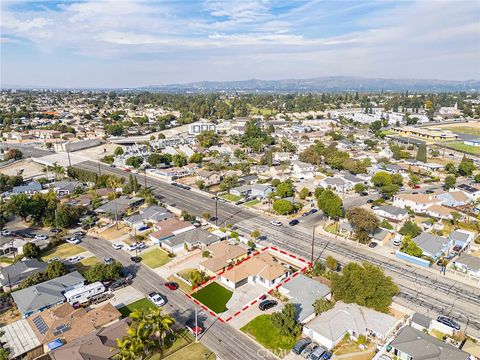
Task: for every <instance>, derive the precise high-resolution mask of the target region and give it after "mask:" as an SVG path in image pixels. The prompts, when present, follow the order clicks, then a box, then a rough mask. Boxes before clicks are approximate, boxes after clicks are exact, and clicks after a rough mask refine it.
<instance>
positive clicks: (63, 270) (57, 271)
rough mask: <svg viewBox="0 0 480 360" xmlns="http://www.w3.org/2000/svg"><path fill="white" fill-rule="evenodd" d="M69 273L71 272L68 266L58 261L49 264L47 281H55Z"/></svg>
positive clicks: (46, 274) (46, 272) (46, 273)
mask: <svg viewBox="0 0 480 360" xmlns="http://www.w3.org/2000/svg"><path fill="white" fill-rule="evenodd" d="M68 273H69V270H68V267H67V265H65V264H64V263H62V262H61V261H58V260H55V261H52V262H51V263H50V264H48V265H47V269H46V270H45V276H46V278H47V280H49V279H55V278H58V277H60V276H63V275H66V274H68Z"/></svg>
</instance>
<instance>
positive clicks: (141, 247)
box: [137, 242, 147, 249]
mask: <svg viewBox="0 0 480 360" xmlns="http://www.w3.org/2000/svg"><path fill="white" fill-rule="evenodd" d="M146 247H147V245H145V243H143V242H139V243H137V249H145V248H146Z"/></svg>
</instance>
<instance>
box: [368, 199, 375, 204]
mask: <svg viewBox="0 0 480 360" xmlns="http://www.w3.org/2000/svg"><path fill="white" fill-rule="evenodd" d="M374 201H375V200H373V199H368V200H367V204H371V203H373V202H374Z"/></svg>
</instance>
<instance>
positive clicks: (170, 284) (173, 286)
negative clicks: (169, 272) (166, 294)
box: [165, 282, 178, 290]
mask: <svg viewBox="0 0 480 360" xmlns="http://www.w3.org/2000/svg"><path fill="white" fill-rule="evenodd" d="M165 286H166V287H167V288H169V289H170V290H177V289H178V284H177V283H176V282H167V283H165Z"/></svg>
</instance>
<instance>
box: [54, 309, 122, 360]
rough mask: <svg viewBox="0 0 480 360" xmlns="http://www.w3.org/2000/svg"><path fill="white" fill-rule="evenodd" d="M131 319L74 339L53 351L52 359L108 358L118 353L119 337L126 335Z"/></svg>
mask: <svg viewBox="0 0 480 360" xmlns="http://www.w3.org/2000/svg"><path fill="white" fill-rule="evenodd" d="M128 322H129V319H128V318H126V319H122V320H120V321H117V322H115V323H113V324H111V325H109V326H107V327H105V328H102V329H100V330H96V331H92V332H91V333H90V334H88V335H85V336H82V337H80V338H78V339H76V340H73V341H71V342H69V343H67V344H65V345H63V346H62V347H60V348H58V349H56V350H54V351H52V352H51V353H50V358H51V359H52V360H108V359H112V358H113V357H114V356H115V355H116V354H117V353H118V348H117V339H121V338H122V337H123V336H125V334H126V332H127V329H128Z"/></svg>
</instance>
